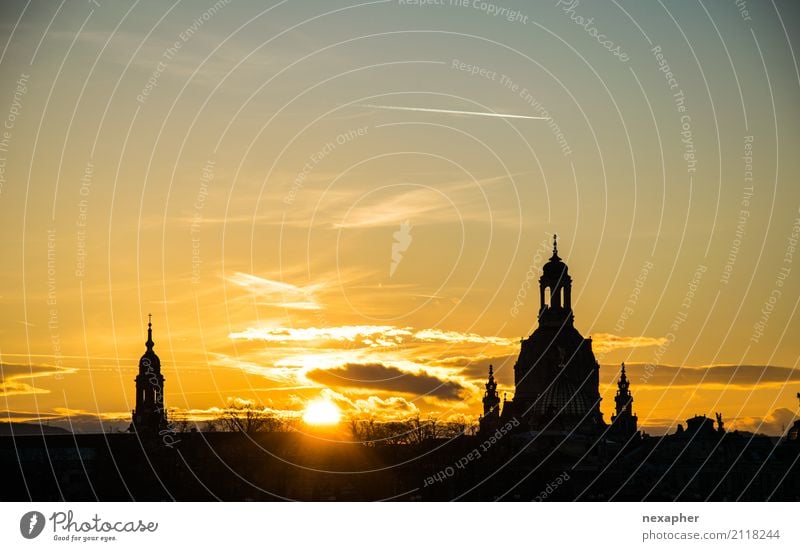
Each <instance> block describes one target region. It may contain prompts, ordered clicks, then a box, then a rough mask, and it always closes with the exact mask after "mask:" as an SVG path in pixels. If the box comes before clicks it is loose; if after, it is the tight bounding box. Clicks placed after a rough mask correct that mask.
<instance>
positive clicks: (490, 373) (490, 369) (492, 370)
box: [489, 364, 494, 377]
mask: <svg viewBox="0 0 800 551" xmlns="http://www.w3.org/2000/svg"><path fill="white" fill-rule="evenodd" d="M492 375H494V367H493V366H492V364H489V377H491V376H492Z"/></svg>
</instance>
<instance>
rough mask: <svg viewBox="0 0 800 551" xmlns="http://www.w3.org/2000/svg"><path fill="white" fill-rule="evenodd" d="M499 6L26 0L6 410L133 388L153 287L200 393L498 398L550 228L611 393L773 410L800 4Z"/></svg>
mask: <svg viewBox="0 0 800 551" xmlns="http://www.w3.org/2000/svg"><path fill="white" fill-rule="evenodd" d="M506 4H507V5H508V6H509V7H514V6H516V8H518V9H519V10H521V13H523V15H527V16H528V17H527V19H526V20H525V22H524V23H523V22H522V21H521V20H517V21H508V20H505V19H503V18H502V17H496V16H492V15H490V14H487V13H486V12H485V11H481V10H479V9H472V8H469V7H468V8H451V7H448V6H440V7H437V6H427V7H422V8H417V9H416V10H414V9H412V8H411V7H409V6H405V5H403V4H402V3H398V2H386V3H375V4H367V5H361V6H357V7H354V6H353V5H352V4H347V3H346V2H343V1H342V2H339V1H335V2H334V1H332V2H303V3H298V2H291V3H287V4H285V5H284V4H281V5H277V6H276V7H274V8H272V9H270V8H268V7H264V6H262V5H260V4H259V3H255V2H253V3H248V2H230V3H226V2H224V1H223V2H217V3H214V2H205V3H191V5H184V4H183V3H181V4H180V5H176V6H173V7H170V6H168V5H160V4H156V5H150V6H144V5H136V6H133V7H130V8H129V7H125V8H124V9H122V8H119V7H113V6H104V5H103V6H100V7H97V6H93V5H92V4H91V3H89V4H88V5H83V4H80V3H78V4H70V5H65V6H64V7H63V8H59V7H58V6H57V5H50V4H48V3H38V2H37V3H33V4H31V5H30V6H29V7H28V6H27V5H26V4H25V3H24V2H22V1H19V2H5V3H3V5H2V6H0V12H2V18H0V21H2V24H1V25H0V28H1V29H2V32H1V33H0V43H2V44H3V45H5V49H3V50H2V57H0V70H2V76H3V78H2V79H0V87H1V89H2V95H0V119H3V122H0V124H3V125H4V127H3V128H4V130H3V132H4V134H2V135H0V169H2V170H0V186H1V187H0V216H2V219H3V224H4V228H5V230H6V235H5V239H4V240H3V241H4V242H3V249H2V250H3V257H4V263H3V265H2V266H0V296H2V300H3V308H4V316H3V319H2V321H0V365H2V371H1V372H0V396H2V404H3V405H2V409H3V410H4V414H3V419H4V420H34V419H46V420H50V421H52V422H60V423H62V424H65V423H67V422H69V423H72V424H73V426H74V427H76V428H77V429H79V430H94V429H96V428H97V427H98V426H99V425H98V419H104V420H108V419H112V420H119V419H123V418H126V417H127V416H129V413H128V412H129V411H130V409H131V408H132V402H133V377H134V376H135V374H136V369H137V361H138V357H139V355H140V354H141V353H142V352H143V350H144V345H143V343H144V340H145V328H146V320H147V313H148V312H152V314H153V324H154V339H155V341H156V351H157V353H158V354H159V355H160V357H161V359H162V365H163V371H164V374H165V376H166V379H167V381H166V402H167V405H168V406H169V407H170V408H174V415H188V416H194V417H197V418H203V417H206V416H208V415H209V414H210V413H211V414H213V412H214V411H217V410H218V408H221V407H224V406H225V405H226V404H227V403H230V402H231V401H235V400H245V401H251V402H253V403H255V404H259V406H263V407H265V408H268V409H270V410H276V411H281V412H299V411H301V410H303V408H304V407H305V405H306V404H307V403H308V401H309V400H314V399H316V398H319V397H324V398H326V399H329V400H331V401H333V402H335V403H336V404H337V405H338V406H339V407H340V408H342V410H343V411H344V412H345V413H346V414H349V415H374V416H376V417H380V418H393V417H402V416H407V415H413V414H416V413H420V414H422V415H436V416H441V417H442V418H447V417H449V416H452V415H471V416H474V415H477V414H478V413H479V412H480V398H481V396H482V386H481V385H482V384H483V381H484V380H485V376H486V371H487V369H488V365H489V364H490V363H492V364H494V365H495V368H496V372H497V376H498V380H499V382H500V385H501V391H502V392H508V393H509V395H511V394H512V393H513V373H512V368H513V363H514V360H515V358H516V353H517V352H518V347H519V339H520V338H521V337H524V336H527V335H529V334H530V332H531V331H532V330H533V328H534V327H535V319H536V312H537V309H538V295H537V292H536V285H537V279H538V275H539V269H540V267H541V265H542V263H543V262H545V261H546V259H547V258H548V257H549V254H550V252H549V251H550V248H551V241H552V238H551V235H552V234H553V233H558V234H559V236H560V245H559V250H560V252H561V256H562V257H563V258H564V259H565V260H566V262H567V263H568V264H569V266H570V273H571V274H572V277H573V280H574V284H573V307H574V310H575V324H576V327H577V328H578V330H579V331H581V333H582V334H583V335H584V336H587V337H589V336H591V337H592V338H593V339H594V349H595V354H596V355H597V358H598V361H599V362H600V363H601V366H602V368H601V393H602V395H603V397H604V400H603V404H602V409H603V413H604V415H605V418H606V420H607V421H608V420H610V414H611V406H612V404H613V400H612V397H613V392H614V386H613V385H614V382H615V379H616V376H617V372H618V369H619V364H620V363H621V362H623V361H624V362H626V365H628V366H629V371H628V372H629V376H630V378H631V381H632V384H631V390H632V392H633V395H634V400H635V402H634V404H635V405H634V410H635V412H636V413H637V414H638V416H639V421H640V424H641V425H643V426H644V427H645V429H649V430H651V431H653V432H659V431H663V430H664V428H665V427H669V426H674V424H675V423H677V422H682V421H683V420H684V419H686V418H687V417H690V416H692V415H694V414H696V413H698V414H703V413H705V414H708V415H713V413H715V412H717V411H720V412H722V413H723V415H724V417H725V419H726V426H727V427H729V428H740V429H743V430H759V431H763V432H767V433H770V434H780V433H781V432H782V430H783V428H782V427H783V426H788V425H789V424H790V423H791V421H792V419H794V418H795V416H796V414H797V406H798V404H797V400H796V398H795V394H796V392H797V391H798V390H800V371H798V369H797V366H798V358H800V341H798V340H797V338H796V335H798V334H800V322H798V316H797V314H796V313H797V306H798V303H800V269H798V268H797V267H796V264H797V262H798V261H797V253H796V246H797V239H798V236H799V235H800V188H798V186H797V185H796V184H797V181H798V174H800V166H799V165H798V163H800V159H799V158H798V156H797V155H796V154H795V151H796V150H797V147H798V144H800V134H799V132H800V130H798V127H797V125H796V124H794V121H796V120H798V116H799V115H800V113H799V112H798V105H800V103H798V99H799V96H800V73H798V70H797V64H796V62H795V60H794V58H793V57H792V54H791V50H790V45H794V44H796V43H797V36H796V33H795V31H794V28H795V27H796V25H791V24H790V23H791V22H797V20H798V15H799V14H800V8H798V7H797V6H796V5H794V4H792V3H790V2H778V3H777V6H778V11H777V12H776V11H775V10H774V9H773V8H772V7H771V6H770V7H763V8H758V9H755V7H754V9H753V11H754V14H753V17H752V20H750V21H745V20H743V19H742V17H741V16H740V14H739V13H738V11H737V10H736V9H735V6H733V4H731V5H724V6H713V7H712V6H706V7H701V6H676V7H670V8H669V9H670V10H672V11H669V12H667V11H665V10H666V8H661V7H659V8H658V9H656V8H654V7H644V6H642V5H639V3H630V5H629V6H627V9H626V12H625V13H622V12H619V11H614V10H613V9H611V10H609V8H608V6H606V5H604V4H602V5H601V4H598V3H597V2H589V1H586V2H581V4H580V7H579V11H580V12H582V14H583V15H585V16H586V17H589V16H592V17H594V18H595V19H594V25H596V27H597V28H598V30H600V31H601V32H603V33H604V34H605V35H606V36H607V37H609V38H611V37H613V41H614V43H615V44H619V45H621V47H622V50H624V52H626V53H627V54H628V57H629V59H627V60H621V59H620V57H619V56H617V55H614V54H612V53H611V52H610V51H608V49H607V48H605V47H603V46H601V45H599V44H598V42H597V40H596V39H595V38H593V37H592V36H591V35H590V34H588V33H587V30H586V29H585V28H583V27H581V26H579V25H576V24H575V22H574V21H573V20H572V19H571V18H570V17H569V15H568V14H565V13H564V12H563V10H562V9H561V8H560V7H557V6H556V5H555V2H554V3H553V5H543V6H541V7H538V8H537V9H536V10H533V9H532V8H530V7H528V5H527V4H525V3H523V2H516V3H515V2H507V3H506ZM506 4H504V5H506ZM526 10H527V11H526ZM705 10H709V11H705ZM634 21H635V24H634ZM787 29H788V30H787ZM665 67H666V68H665ZM670 75H671V76H670ZM376 106H384V107H376ZM387 107H389V108H387ZM398 107H400V108H402V109H397V108H398ZM409 108H411V109H420V110H417V111H413V110H408V109H409ZM453 111H468V112H479V113H489V112H494V113H505V114H513V115H517V117H515V118H504V117H487V116H481V115H464V114H457V113H453ZM525 117H528V118H525ZM532 117H545V118H532ZM215 408H216V409H215ZM125 424H126V423H125V421H118V422H115V423H114V425H113V426H115V427H117V426H123V425H125Z"/></svg>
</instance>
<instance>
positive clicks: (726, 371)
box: [600, 363, 800, 388]
mask: <svg viewBox="0 0 800 551" xmlns="http://www.w3.org/2000/svg"><path fill="white" fill-rule="evenodd" d="M625 370H626V371H627V373H628V378H629V379H630V380H631V385H632V386H637V385H640V386H641V387H643V388H644V387H653V386H656V387H697V386H700V385H724V386H727V387H748V388H750V387H753V386H756V385H767V384H771V385H780V384H787V383H796V382H799V381H800V370H798V369H793V368H791V367H780V366H776V365H740V366H735V365H711V366H706V367H675V366H671V365H657V364H638V363H631V364H629V363H626V364H625ZM618 373H619V366H605V365H604V366H603V367H602V368H601V369H600V379H601V383H603V384H611V383H614V382H616V379H617V376H618Z"/></svg>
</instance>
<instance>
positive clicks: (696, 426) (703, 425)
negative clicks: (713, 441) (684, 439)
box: [684, 415, 717, 438]
mask: <svg viewBox="0 0 800 551" xmlns="http://www.w3.org/2000/svg"><path fill="white" fill-rule="evenodd" d="M684 434H685V435H686V436H690V437H693V438H703V437H711V436H714V435H716V434H717V431H715V430H714V421H713V419H711V418H709V417H706V416H705V415H695V416H694V417H692V418H691V419H687V420H686V430H685V431H684Z"/></svg>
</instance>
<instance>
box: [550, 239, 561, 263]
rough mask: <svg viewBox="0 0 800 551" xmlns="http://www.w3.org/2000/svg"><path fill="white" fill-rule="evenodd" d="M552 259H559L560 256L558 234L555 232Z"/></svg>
mask: <svg viewBox="0 0 800 551" xmlns="http://www.w3.org/2000/svg"><path fill="white" fill-rule="evenodd" d="M550 260H559V257H558V235H557V234H555V233H554V234H553V256H552V257H550Z"/></svg>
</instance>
